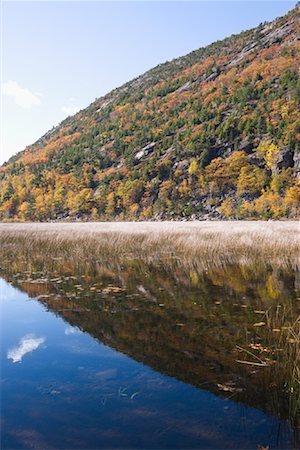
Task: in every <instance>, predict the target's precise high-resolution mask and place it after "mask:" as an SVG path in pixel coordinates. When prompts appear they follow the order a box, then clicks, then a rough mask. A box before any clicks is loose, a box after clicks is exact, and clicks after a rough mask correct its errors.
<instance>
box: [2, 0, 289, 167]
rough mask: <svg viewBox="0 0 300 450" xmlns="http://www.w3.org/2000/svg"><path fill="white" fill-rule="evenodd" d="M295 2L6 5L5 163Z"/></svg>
mask: <svg viewBox="0 0 300 450" xmlns="http://www.w3.org/2000/svg"><path fill="white" fill-rule="evenodd" d="M295 4H296V2H295V1H293V2H290V1H256V2H255V1H237V0H236V1H232V2H227V1H222V2H217V1H193V2H188V1H182V2H180V1H177V2H172V1H166V2H161V1H160V2H154V1H151V2H142V1H135V2H125V1H122V2H100V1H99V2H42V1H40V2H9V1H7V2H4V3H2V10H3V32H2V40H3V45H2V62H3V64H2V75H1V85H2V89H1V92H2V108H3V120H2V133H1V134H2V145H1V147H2V151H1V157H0V163H3V162H4V161H5V160H7V159H8V158H9V157H10V156H11V155H12V154H14V153H16V152H17V151H20V150H23V149H24V147H25V146H26V145H29V144H31V143H33V142H34V141H35V140H36V139H38V138H39V137H40V136H41V135H42V134H44V133H45V132H46V131H47V130H49V129H50V128H52V127H53V126H54V125H57V124H58V123H59V122H60V121H62V120H63V119H64V118H65V117H67V116H68V115H69V114H72V113H73V112H75V111H76V110H78V109H82V108H84V107H86V106H88V105H89V104H90V103H91V102H92V101H93V100H95V98H97V97H100V96H101V95H104V94H106V93H107V92H109V91H110V90H111V89H113V88H115V87H117V86H120V85H121V84H123V83H124V82H126V81H128V80H130V79H132V78H134V77H136V76H137V75H139V74H141V73H143V72H145V71H146V70H148V69H150V68H152V67H153V66H155V65H157V64H159V63H161V62H164V61H167V60H171V59H173V58H175V57H178V56H181V55H184V54H186V53H188V52H190V51H192V50H194V49H196V48H199V47H202V46H205V45H207V44H209V43H211V42H213V41H216V40H218V39H222V38H224V37H226V36H229V35H231V34H233V33H238V32H240V31H242V30H245V29H248V28H251V27H254V26H257V25H258V24H259V23H260V22H263V21H265V20H272V19H274V18H275V17H277V16H280V15H283V14H285V13H286V12H287V11H288V10H290V9H291V8H293V7H294V6H295Z"/></svg>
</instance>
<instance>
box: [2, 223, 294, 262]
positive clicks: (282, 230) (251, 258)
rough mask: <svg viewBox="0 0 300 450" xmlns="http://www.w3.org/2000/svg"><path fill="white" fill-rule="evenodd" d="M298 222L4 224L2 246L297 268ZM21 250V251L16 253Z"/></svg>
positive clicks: (73, 254) (80, 254)
mask: <svg viewBox="0 0 300 450" xmlns="http://www.w3.org/2000/svg"><path fill="white" fill-rule="evenodd" d="M299 237H300V224H299V222H292V221H284V222H271V221H270V222H263V221H257V222H247V221H228V222H218V221H216V222H130V223H129V222H127V223H126V222H104V223H99V222H86V223H14V224H12V223H2V224H0V245H1V246H2V247H3V246H4V247H5V246H7V245H9V246H10V247H11V246H12V245H17V246H19V245H20V243H21V242H22V246H23V247H24V246H25V247H26V248H27V251H29V252H30V249H31V248H32V247H34V248H35V249H37V248H38V247H39V248H40V249H42V248H43V251H48V250H49V251H50V250H51V252H52V253H53V251H54V252H55V253H56V254H57V256H63V257H65V256H70V257H74V258H78V259H86V258H90V259H92V258H97V257H103V256H114V257H115V258H116V257H118V258H124V257H125V258H128V257H132V258H139V259H142V260H145V261H147V262H150V261H152V260H153V261H156V260H157V259H161V258H164V259H167V258H170V259H172V263H173V264H174V261H175V260H176V258H177V262H178V263H180V264H188V265H190V264H191V263H192V262H193V264H194V263H195V261H196V262H197V265H201V264H203V267H204V268H205V267H206V266H207V264H208V265H213V266H214V265H216V266H220V265H223V264H227V263H228V262H234V263H239V264H249V263H251V262H252V263H253V262H254V263H257V262H258V261H260V262H264V263H265V264H268V263H269V262H270V263H271V262H272V264H276V265H278V266H282V265H286V264H289V265H290V264H292V266H293V267H295V266H298V263H299V247H300V246H299V243H300V239H299ZM16 251H17V249H16Z"/></svg>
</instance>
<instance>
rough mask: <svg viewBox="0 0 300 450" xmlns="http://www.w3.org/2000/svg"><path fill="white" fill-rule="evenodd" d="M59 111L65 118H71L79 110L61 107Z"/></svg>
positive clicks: (74, 107)
mask: <svg viewBox="0 0 300 450" xmlns="http://www.w3.org/2000/svg"><path fill="white" fill-rule="evenodd" d="M61 110H62V112H63V113H64V114H66V115H67V116H72V115H73V114H75V113H77V112H78V111H79V110H80V108H79V106H73V105H71V106H63V107H62V108H61Z"/></svg>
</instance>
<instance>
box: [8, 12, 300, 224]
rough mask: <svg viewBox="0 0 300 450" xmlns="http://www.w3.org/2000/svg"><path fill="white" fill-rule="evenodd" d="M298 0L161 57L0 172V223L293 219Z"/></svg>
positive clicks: (299, 127)
mask: <svg viewBox="0 0 300 450" xmlns="http://www.w3.org/2000/svg"><path fill="white" fill-rule="evenodd" d="M299 15H300V14H299V6H296V7H295V8H294V9H293V10H292V11H291V12H289V13H288V14H287V15H286V16H284V17H282V18H279V19H276V20H275V21H274V22H272V23H264V24H261V25H260V26H259V27H257V28H255V29H252V30H249V31H246V32H243V33H241V34H239V35H235V36H231V37H229V38H227V39H225V40H223V41H220V42H216V43H214V44H211V45H209V46H208V47H205V48H202V49H199V50H196V51H194V52H192V53H190V54H188V55H186V56H184V57H181V58H178V59H175V60H173V61H171V62H167V63H165V64H161V65H159V66H157V67H155V68H154V69H152V70H150V71H148V72H146V73H145V74H144V75H142V76H140V77H138V78H136V79H135V80H133V81H131V82H129V83H126V84H125V85H123V86H121V87H120V88H118V89H115V90H114V91H112V92H110V93H109V94H107V95H106V96H105V97H102V98H100V99H98V100H96V101H95V102H94V103H92V104H91V105H90V106H89V107H88V108H86V109H84V110H82V111H80V112H79V113H77V114H76V115H75V116H73V117H69V118H67V119H66V120H65V121H63V122H62V123H61V124H60V125H59V126H58V127H56V128H54V129H52V130H50V131H49V132H48V133H46V134H45V135H44V136H43V137H42V138H40V139H39V140H38V141H37V142H36V143H35V144H33V145H31V146H29V147H27V148H26V149H25V150H24V151H23V152H20V153H18V154H17V155H16V156H14V157H13V158H11V159H10V160H9V161H8V162H7V163H6V164H4V165H3V166H2V167H1V168H0V183H1V186H0V217H1V219H21V220H50V219H51V220H53V219H66V218H73V219H74V218H82V219H90V218H92V219H102V220H103V219H104V220H106V219H119V220H121V219H132V220H135V219H152V218H156V219H157V218H180V217H192V218H195V217H199V218H201V217H254V218H259V217H261V218H269V217H274V218H281V217H295V216H296V215H297V205H298V203H299V189H298V186H297V171H298V170H299V167H298V166H299V159H300V156H299V152H300V117H299V104H300V77H299V67H300V64H299V63H300V57H299V55H300V38H299V35H298V30H299V28H300V27H299V24H300V23H299V22H300V21H299Z"/></svg>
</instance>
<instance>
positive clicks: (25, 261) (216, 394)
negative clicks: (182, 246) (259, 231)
mask: <svg viewBox="0 0 300 450" xmlns="http://www.w3.org/2000/svg"><path fill="white" fill-rule="evenodd" d="M14 242H15V243H16V242H17V247H16V246H15V244H14V246H12V243H11V242H8V241H6V243H5V242H4V241H3V242H2V250H1V251H2V259H1V263H0V269H1V271H0V276H1V280H0V292H1V340H2V345H1V348H2V353H1V392H2V399H1V415H2V431H1V448H3V449H31V448H34V449H41V448H43V449H48V448H49V449H53V448H55V449H70V448H72V449H99V448H101V449H107V448H119V449H122V448H130V449H141V448H147V449H167V448H168V449H233V448H236V449H241V448H243V449H256V448H260V447H259V446H261V447H267V446H270V448H282V449H287V448H300V443H299V390H298V388H299V379H298V378H297V377H298V370H299V365H298V363H299V360H298V357H299V341H298V337H299V313H300V302H299V273H298V271H297V266H296V265H295V264H292V263H290V264H289V263H288V262H286V263H285V264H283V265H278V262H277V263H275V262H274V263H273V261H272V259H270V258H269V259H268V260H265V261H263V260H255V261H254V262H253V264H250V262H249V260H247V262H246V263H245V262H244V263H241V261H231V262H230V261H223V264H220V263H219V262H218V264H212V261H208V260H206V259H203V258H202V259H201V258H200V259H198V260H197V259H189V258H186V259H185V260H183V259H182V258H178V256H176V255H170V254H168V255H167V256H166V255H164V256H162V255H161V257H160V258H154V259H150V260H148V259H147V258H144V257H143V258H142V257H141V258H137V257H136V255H133V254H130V255H127V256H126V257H122V258H120V255H116V254H115V253H114V252H111V253H107V252H106V253H105V254H103V255H100V256H99V255H98V257H97V258H98V259H95V258H94V257H93V258H92V255H91V253H89V255H86V258H83V257H82V255H81V253H80V255H81V257H80V258H79V257H78V258H75V257H74V255H75V253H74V252H75V250H76V252H77V253H78V252H79V251H81V249H78V248H77V247H78V245H79V244H78V243H77V244H76V246H75V247H74V248H73V249H72V250H70V249H69V247H68V246H67V247H64V248H63V252H62V251H61V248H62V246H61V244H59V245H57V241H55V242H56V244H55V246H54V244H53V242H54V240H53V241H51V242H52V243H51V245H49V246H48V247H47V248H45V247H43V248H44V249H45V251H44V252H43V251H41V246H40V243H38V242H36V244H35V245H33V246H32V245H31V247H30V251H28V239H26V244H25V241H24V242H23V243H22V242H21V241H18V240H17V239H16V237H15V236H14ZM43 245H45V243H44V244H43ZM74 249H75V250H74ZM59 252H61V253H59ZM68 252H69V253H68ZM77 253H76V254H77ZM62 255H64V256H62ZM215 259H218V258H215ZM297 333H298V334H297Z"/></svg>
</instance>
